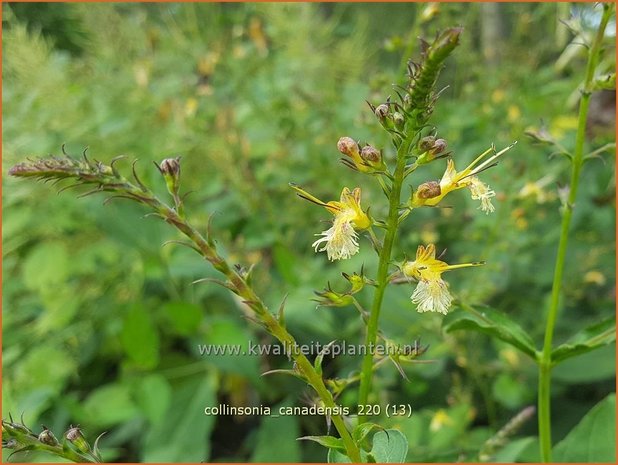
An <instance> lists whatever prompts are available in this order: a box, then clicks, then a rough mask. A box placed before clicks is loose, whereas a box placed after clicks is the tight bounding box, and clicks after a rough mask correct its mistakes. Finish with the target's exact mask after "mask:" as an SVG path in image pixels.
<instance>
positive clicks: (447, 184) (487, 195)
mask: <svg viewBox="0 0 618 465" xmlns="http://www.w3.org/2000/svg"><path fill="white" fill-rule="evenodd" d="M511 147H512V145H511V146H510V147H507V148H505V149H503V150H501V151H500V152H498V153H494V155H492V156H491V157H489V158H488V159H487V160H485V161H483V159H484V158H485V157H486V156H487V155H488V154H490V153H492V152H495V149H494V148H493V147H491V148H490V149H488V150H486V151H485V152H483V153H482V154H480V155H479V156H478V157H477V158H476V159H475V160H474V161H473V162H472V163H470V164H469V165H468V166H467V167H466V168H465V169H464V170H462V171H457V170H456V169H455V162H454V161H453V160H452V159H449V160H448V162H447V165H446V171H445V172H444V174H443V175H442V179H441V180H440V182H436V181H429V182H425V183H423V184H421V185H420V186H418V188H417V189H416V190H415V191H414V192H413V193H412V196H411V198H410V201H409V202H408V204H409V206H410V208H418V207H422V206H430V207H433V206H436V205H437V204H438V203H440V202H441V201H442V199H443V198H444V197H445V196H446V195H447V194H448V193H449V192H452V191H455V190H458V189H463V188H464V187H467V188H468V189H470V195H471V197H472V199H473V200H480V201H481V205H480V207H479V208H480V209H481V210H482V211H484V212H485V213H487V214H489V213H492V212H494V211H495V208H494V206H493V205H492V203H491V198H492V197H495V195H496V193H495V192H494V191H493V190H492V189H491V188H490V187H489V186H488V185H487V184H485V183H484V182H482V181H481V180H480V179H479V178H478V177H477V175H478V174H479V173H481V172H482V171H485V170H486V169H488V168H491V167H493V166H495V165H496V160H497V159H498V158H499V157H501V156H502V155H503V154H504V153H506V151H508V150H509V149H510V148H511ZM481 161H483V162H482V163H481Z"/></svg>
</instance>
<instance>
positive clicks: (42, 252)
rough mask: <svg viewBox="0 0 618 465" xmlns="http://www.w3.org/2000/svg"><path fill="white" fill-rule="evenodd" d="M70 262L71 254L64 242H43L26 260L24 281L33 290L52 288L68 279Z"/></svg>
mask: <svg viewBox="0 0 618 465" xmlns="http://www.w3.org/2000/svg"><path fill="white" fill-rule="evenodd" d="M69 263H70V262H69V254H68V252H67V249H66V247H65V246H64V244H62V243H60V242H47V243H42V244H40V245H38V246H37V247H36V248H35V249H34V250H33V251H32V252H31V253H30V254H29V255H28V257H27V258H26V260H25V262H24V268H23V278H24V282H25V283H26V286H28V288H30V289H32V290H39V291H44V290H46V289H51V288H53V287H54V286H56V285H58V284H60V283H62V282H63V281H64V280H65V279H66V277H67V276H68V274H69Z"/></svg>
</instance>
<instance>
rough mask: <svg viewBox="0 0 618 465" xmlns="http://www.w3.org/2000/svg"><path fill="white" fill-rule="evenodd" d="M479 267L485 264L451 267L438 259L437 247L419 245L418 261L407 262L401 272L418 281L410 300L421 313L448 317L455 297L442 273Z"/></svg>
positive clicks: (465, 264)
mask: <svg viewBox="0 0 618 465" xmlns="http://www.w3.org/2000/svg"><path fill="white" fill-rule="evenodd" d="M479 265H484V262H472V263H461V264H458V265H449V264H448V263H446V262H443V261H441V260H438V259H437V258H436V246H435V245H434V244H429V245H428V246H427V247H425V246H422V245H419V246H418V249H417V250H416V260H414V261H412V262H409V261H408V262H405V263H404V264H403V265H402V267H401V271H402V272H403V274H404V276H406V277H408V278H414V279H416V280H417V281H418V284H417V286H416V289H414V292H413V293H412V296H411V297H410V298H411V299H412V303H414V304H416V305H417V306H418V311H419V312H421V313H422V312H439V313H443V314H444V315H446V314H447V313H448V310H449V308H451V304H452V303H453V297H452V296H451V293H450V292H449V290H448V283H447V282H446V281H444V280H443V279H442V273H444V272H445V271H450V270H455V269H458V268H467V267H469V266H479Z"/></svg>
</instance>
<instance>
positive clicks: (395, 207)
mask: <svg viewBox="0 0 618 465" xmlns="http://www.w3.org/2000/svg"><path fill="white" fill-rule="evenodd" d="M411 142H412V137H407V138H406V139H405V140H404V141H403V142H402V143H401V145H400V146H399V148H398V150H397V166H396V167H395V172H394V173H393V185H392V189H391V192H390V196H389V206H388V218H387V220H386V225H387V229H386V235H385V236H384V244H383V245H382V249H381V250H380V257H379V264H378V275H377V279H376V281H377V288H376V291H375V294H374V295H373V303H372V305H371V312H370V316H369V322H368V324H367V334H366V337H365V347H366V348H367V351H366V353H365V355H364V357H363V364H362V368H361V375H360V388H359V395H358V404H359V405H367V402H368V400H369V393H370V391H371V379H372V376H373V353H372V351H371V350H370V348H371V347H375V343H376V340H377V337H378V321H379V319H380V309H381V308H382V300H383V299H384V292H385V290H386V286H387V284H388V265H389V263H390V261H391V252H392V250H393V243H394V242H395V236H396V235H397V229H398V228H397V227H398V224H399V206H400V202H401V185H402V184H403V179H404V171H405V167H406V156H407V155H408V150H409V149H410V144H411ZM365 420H366V418H365V417H364V416H361V415H359V416H358V421H359V423H362V422H364V421H365Z"/></svg>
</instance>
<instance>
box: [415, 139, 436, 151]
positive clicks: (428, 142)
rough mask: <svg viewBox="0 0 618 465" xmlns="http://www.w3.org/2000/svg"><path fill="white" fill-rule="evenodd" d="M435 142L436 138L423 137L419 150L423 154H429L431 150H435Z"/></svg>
mask: <svg viewBox="0 0 618 465" xmlns="http://www.w3.org/2000/svg"><path fill="white" fill-rule="evenodd" d="M435 142H436V138H435V137H433V136H426V137H423V138H422V139H421V141H420V142H419V144H418V148H419V149H421V151H423V152H427V151H428V150H431V149H432V148H433V146H434V144H435Z"/></svg>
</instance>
